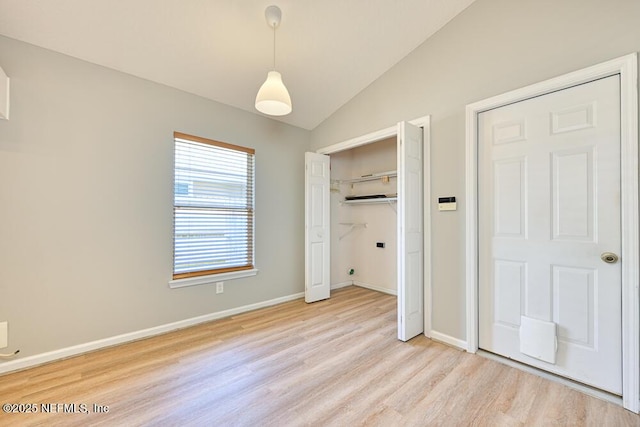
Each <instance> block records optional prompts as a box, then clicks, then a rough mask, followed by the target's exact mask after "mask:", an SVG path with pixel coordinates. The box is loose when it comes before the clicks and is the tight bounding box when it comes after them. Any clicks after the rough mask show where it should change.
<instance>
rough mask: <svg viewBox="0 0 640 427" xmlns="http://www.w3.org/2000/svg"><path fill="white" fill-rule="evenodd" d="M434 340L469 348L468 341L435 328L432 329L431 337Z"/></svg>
mask: <svg viewBox="0 0 640 427" xmlns="http://www.w3.org/2000/svg"><path fill="white" fill-rule="evenodd" d="M429 338H431V339H432V340H434V341H438V342H441V343H442V344H447V345H450V346H452V347H456V348H459V349H460V350H465V351H466V350H467V342H466V341H464V340H461V339H458V338H454V337H452V336H451V335H447V334H443V333H442V332H438V331H434V330H433V329H432V330H431V331H430V337H429Z"/></svg>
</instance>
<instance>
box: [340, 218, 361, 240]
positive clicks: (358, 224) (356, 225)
mask: <svg viewBox="0 0 640 427" xmlns="http://www.w3.org/2000/svg"><path fill="white" fill-rule="evenodd" d="M340 225H347V226H349V230H347V232H346V233H343V234H342V235H341V236H340V237H339V238H338V240H342V239H344V238H345V237H347V236H348V235H349V234H351V232H352V231H353V230H355V229H356V228H367V225H368V224H367V223H366V222H341V223H340Z"/></svg>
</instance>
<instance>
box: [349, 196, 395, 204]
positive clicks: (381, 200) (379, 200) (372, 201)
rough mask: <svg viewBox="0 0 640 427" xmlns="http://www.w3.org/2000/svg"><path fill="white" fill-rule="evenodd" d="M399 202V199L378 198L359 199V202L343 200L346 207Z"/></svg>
mask: <svg viewBox="0 0 640 427" xmlns="http://www.w3.org/2000/svg"><path fill="white" fill-rule="evenodd" d="M397 200H398V198H397V197H378V198H375V199H357V200H343V201H342V202H341V203H343V204H345V205H373V204H380V203H389V204H391V203H395V202H396V201H397Z"/></svg>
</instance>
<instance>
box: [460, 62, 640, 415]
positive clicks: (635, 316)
mask: <svg viewBox="0 0 640 427" xmlns="http://www.w3.org/2000/svg"><path fill="white" fill-rule="evenodd" d="M637 67H638V58H637V54H636V53H632V54H629V55H626V56H623V57H620V58H616V59H613V60H610V61H607V62H603V63H601V64H598V65H594V66H592V67H589V68H585V69H583V70H579V71H575V72H572V73H569V74H565V75H563V76H560V77H556V78H553V79H550V80H546V81H543V82H540V83H536V84H533V85H530V86H526V87H524V88H521V89H517V90H514V91H511V92H507V93H504V94H501V95H497V96H494V97H492V98H488V99H485V100H482V101H478V102H475V103H473V104H469V105H467V107H466V164H465V166H466V207H467V208H466V251H465V253H466V312H467V322H466V328H467V337H466V341H467V342H466V350H467V351H468V352H470V353H475V352H476V351H478V231H479V230H478V132H477V128H478V120H477V119H478V114H480V113H481V112H483V111H487V110H491V109H494V108H498V107H502V106H504V105H507V104H511V103H514V102H518V101H522V100H525V99H528V98H532V97H535V96H540V95H544V94H547V93H550V92H555V91H558V90H562V89H566V88H569V87H572V86H576V85H579V84H583V83H587V82H590V81H593V80H597V79H601V78H604V77H609V76H612V75H616V74H619V75H620V85H621V87H620V95H621V105H620V107H621V110H620V115H621V128H620V130H621V132H620V134H621V212H622V253H621V260H622V373H623V375H622V401H623V406H624V407H625V408H626V409H628V410H630V411H633V412H635V413H638V412H639V411H640V296H639V294H638V285H639V282H640V240H639V232H640V227H639V218H638V215H639V208H638V172H639V170H638V77H637V75H638V73H637ZM523 133H524V132H523Z"/></svg>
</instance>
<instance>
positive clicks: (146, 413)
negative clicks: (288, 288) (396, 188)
mask: <svg viewBox="0 0 640 427" xmlns="http://www.w3.org/2000/svg"><path fill="white" fill-rule="evenodd" d="M396 304H397V300H396V298H395V297H394V296H391V295H387V294H382V293H379V292H375V291H371V290H368V289H364V288H359V287H355V286H349V287H345V288H341V289H338V290H334V291H332V295H331V298H330V299H327V300H324V301H319V302H316V303H312V304H306V303H304V301H302V300H296V301H290V302H286V303H283V304H279V305H277V306H272V307H267V308H263V309H259V310H255V311H251V312H247V313H241V314H237V315H234V316H230V317H227V318H224V319H219V320H216V321H212V322H207V323H203V324H199V325H195V326H192V327H188V328H184V329H181V330H178V331H174V332H170V333H167V334H163V335H159V336H155V337H151V338H148V339H143V340H139V341H135V342H131V343H127V344H123V345H119V346H114V347H110V348H105V349H102V350H98V351H95V352H91V353H87V354H83V355H80V356H76V357H72V358H69V359H66V360H61V361H57V362H53V363H49V364H47V365H43V366H38V367H34V368H31V369H27V370H24V371H20V372H15V373H10V374H5V375H2V376H0V403H23V404H28V403H35V404H37V405H41V404H42V405H46V404H48V403H67V404H73V403H76V404H86V405H93V404H94V403H95V404H98V405H103V407H107V406H108V412H104V413H93V407H92V406H90V408H89V409H90V411H89V412H91V413H88V414H86V413H63V412H64V411H60V412H58V413H46V412H42V411H39V412H38V413H35V414H7V413H0V426H3V427H4V426H20V427H30V426H47V427H49V426H64V427H68V426H87V425H91V426H154V427H155V426H161V427H164V426H181V427H182V426H225V427H226V426H252V427H253V426H277V427H289V426H322V427H324V426H384V427H394V426H403V427H404V426H425V425H429V426H431V425H434V426H447V427H449V426H492V427H493V426H527V427H528V426H555V425H558V426H583V425H584V426H598V427H600V426H616V427H617V426H640V417H638V416H637V415H635V414H632V413H630V412H628V411H626V410H624V409H623V408H621V407H620V406H617V405H614V404H612V403H609V402H605V401H602V400H598V399H596V398H593V397H590V396H587V395H585V394H582V393H580V392H578V391H575V390H572V389H569V388H567V387H566V386H563V385H561V384H557V383H554V382H551V381H549V380H546V379H543V378H541V377H538V376H536V375H533V374H530V373H526V372H524V371H521V370H518V369H516V368H513V367H509V366H506V365H504V364H501V363H499V362H497V361H493V360H489V359H486V358H483V357H480V356H477V355H472V354H468V353H465V352H463V351H460V350H457V349H454V348H451V347H448V346H446V345H443V344H440V343H437V342H435V341H431V340H429V339H427V338H425V337H424V336H418V337H416V338H414V339H412V340H410V341H409V342H406V343H403V342H400V341H398V340H397V338H396V334H397V325H396V316H397V313H396ZM43 407H45V408H46V406H43ZM67 409H68V408H67Z"/></svg>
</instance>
